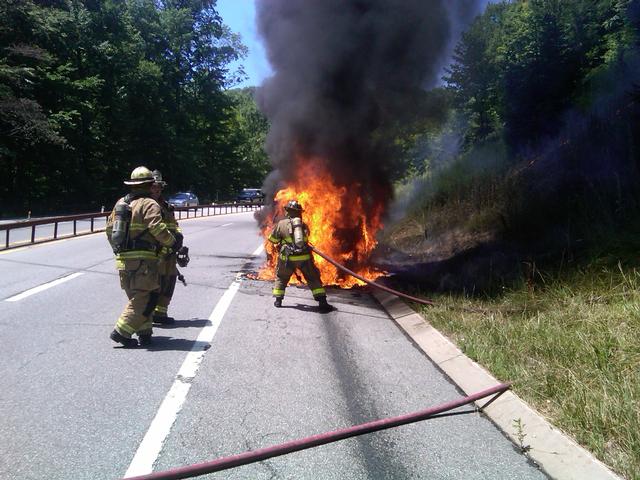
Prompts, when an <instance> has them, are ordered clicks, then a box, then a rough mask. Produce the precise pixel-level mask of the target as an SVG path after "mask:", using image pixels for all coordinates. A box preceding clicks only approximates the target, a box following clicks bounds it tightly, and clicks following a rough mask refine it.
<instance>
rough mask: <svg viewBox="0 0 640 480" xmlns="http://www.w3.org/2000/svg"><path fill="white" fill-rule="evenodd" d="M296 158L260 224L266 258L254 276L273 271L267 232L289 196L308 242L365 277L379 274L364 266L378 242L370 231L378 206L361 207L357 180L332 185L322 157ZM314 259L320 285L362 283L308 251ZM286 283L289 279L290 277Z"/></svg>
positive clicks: (379, 213)
mask: <svg viewBox="0 0 640 480" xmlns="http://www.w3.org/2000/svg"><path fill="white" fill-rule="evenodd" d="M298 160H299V161H298V163H299V167H298V169H297V178H296V179H295V180H294V181H293V182H291V183H290V184H289V185H288V186H287V187H286V188H283V189H282V190H280V191H278V193H277V194H276V196H275V202H276V205H277V209H276V212H275V213H274V216H273V217H272V218H270V219H269V221H268V222H267V225H265V226H264V227H263V230H262V234H263V236H264V238H265V249H266V250H267V255H268V261H267V263H266V264H265V265H264V266H263V267H262V269H261V270H260V273H259V275H258V276H259V278H261V279H265V280H269V279H273V278H274V276H275V266H276V261H277V255H276V253H277V252H276V251H275V248H274V246H273V244H272V243H271V242H269V241H268V240H267V238H268V236H269V234H270V233H271V230H272V228H273V225H274V224H275V223H276V221H277V220H279V219H280V218H283V216H284V208H283V207H284V205H286V203H287V202H288V201H289V200H294V199H295V200H298V202H300V204H301V205H302V208H303V209H304V212H303V214H302V220H303V221H304V222H305V223H306V224H307V225H308V227H309V243H310V244H311V245H313V246H315V247H317V248H318V249H319V250H320V251H322V252H323V253H325V254H327V255H328V256H329V257H331V258H333V259H334V260H336V261H337V262H338V263H340V264H342V265H345V266H346V267H348V268H349V269H351V270H353V271H355V272H356V273H358V274H359V275H361V276H363V277H365V278H368V279H370V280H374V279H376V278H378V277H379V276H381V275H384V272H381V271H379V270H376V269H374V268H371V267H369V266H367V263H368V261H369V257H370V255H371V253H372V251H373V249H374V248H375V247H376V245H377V243H378V242H377V241H376V239H375V236H376V233H377V232H378V230H379V229H380V228H382V222H381V216H382V207H383V206H382V205H381V204H380V205H373V206H369V207H368V208H367V209H365V206H364V205H363V199H362V198H361V197H360V196H359V191H360V188H359V187H360V185H354V186H352V188H349V187H346V186H338V185H337V184H336V182H335V181H334V179H333V178H332V176H331V175H330V174H329V172H327V171H326V169H325V168H323V167H322V165H323V162H321V161H318V159H315V160H313V159H306V160H305V159H298ZM276 215H278V218H277V219H276V218H275V217H276ZM314 261H315V264H316V266H317V267H318V269H319V270H320V276H321V278H322V282H323V284H325V285H338V286H340V287H343V288H350V287H353V286H355V285H364V283H363V282H361V281H360V280H357V279H355V278H353V277H351V276H350V275H347V274H345V273H343V272H342V271H340V270H338V269H337V268H336V267H335V266H333V265H332V264H330V263H329V262H327V261H326V260H324V259H323V258H321V257H319V256H318V255H314ZM292 283H295V277H293V278H292Z"/></svg>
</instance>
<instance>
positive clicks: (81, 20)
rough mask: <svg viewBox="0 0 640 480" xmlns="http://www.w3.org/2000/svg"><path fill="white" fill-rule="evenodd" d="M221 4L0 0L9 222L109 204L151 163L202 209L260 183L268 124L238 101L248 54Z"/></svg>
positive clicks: (1, 198) (0, 124)
mask: <svg viewBox="0 0 640 480" xmlns="http://www.w3.org/2000/svg"><path fill="white" fill-rule="evenodd" d="M215 3H216V2H215V0H6V1H3V2H0V170H1V171H2V173H3V175H2V176H1V178H0V202H1V203H0V205H1V207H0V215H9V214H16V213H24V212H25V211H26V210H33V211H34V212H36V211H38V212H45V211H73V210H75V211H78V210H84V211H86V210H87V209H95V208H99V206H100V205H107V206H108V205H111V204H112V203H113V202H114V199H115V198H117V196H118V195H119V194H120V193H121V192H122V190H123V185H122V181H123V180H124V179H125V178H126V177H127V175H128V174H129V172H130V171H131V169H132V168H134V167H135V166H136V165H139V164H144V165H147V166H149V167H151V168H158V169H160V170H162V172H163V174H164V175H165V177H166V178H167V180H168V181H169V183H170V185H171V187H172V189H173V190H178V189H193V190H195V191H196V192H197V193H198V194H199V195H200V197H201V199H215V198H219V199H225V198H230V197H231V196H232V195H233V193H234V192H235V191H236V190H237V189H238V188H241V187H243V186H253V185H257V184H259V183H260V182H261V180H262V177H263V176H264V170H265V169H266V159H265V157H264V154H263V152H262V151H261V150H260V149H259V148H256V147H255V144H254V146H253V147H251V148H250V151H247V146H246V143H247V141H248V142H251V141H252V140H253V139H254V137H255V136H256V135H258V136H259V135H260V134H261V133H260V131H253V130H252V129H253V128H254V127H260V128H261V129H262V131H264V130H266V123H265V121H264V119H263V118H261V117H260V116H259V114H257V111H256V110H255V109H254V110H252V109H251V106H250V105H251V103H252V102H253V99H252V95H253V92H252V91H250V90H238V91H229V90H227V89H228V88H229V87H232V86H233V84H234V83H236V82H237V80H238V79H239V78H241V77H242V76H243V72H242V71H241V70H240V71H230V68H229V65H230V63H231V62H232V61H234V60H237V59H239V58H242V57H243V56H244V55H245V54H246V47H244V46H243V45H242V43H241V41H240V39H239V37H238V35H236V34H234V33H232V32H231V31H230V30H229V28H228V27H227V26H225V25H224V23H223V22H222V19H221V18H220V16H219V15H218V13H217V11H216V9H215ZM249 123H251V125H249ZM243 134H244V135H247V136H248V137H249V138H248V139H247V138H244V137H243ZM254 143H255V142H254Z"/></svg>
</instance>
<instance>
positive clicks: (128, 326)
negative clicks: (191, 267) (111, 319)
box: [115, 260, 160, 338]
mask: <svg viewBox="0 0 640 480" xmlns="http://www.w3.org/2000/svg"><path fill="white" fill-rule="evenodd" d="M119 274H120V287H122V289H123V290H124V291H125V293H126V294H127V297H128V298H129V303H127V306H126V307H125V308H124V311H123V312H122V314H121V315H120V318H118V321H117V322H116V326H115V330H116V331H117V332H118V333H119V334H120V335H123V336H125V337H127V338H131V335H133V334H134V333H136V334H138V336H140V335H151V333H152V325H153V322H152V319H151V314H152V313H153V309H154V308H155V306H156V302H157V301H158V296H159V288H160V283H159V276H158V261H157V260H127V261H126V262H125V265H124V269H123V270H120V271H119Z"/></svg>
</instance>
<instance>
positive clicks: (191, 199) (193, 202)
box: [167, 192, 199, 207]
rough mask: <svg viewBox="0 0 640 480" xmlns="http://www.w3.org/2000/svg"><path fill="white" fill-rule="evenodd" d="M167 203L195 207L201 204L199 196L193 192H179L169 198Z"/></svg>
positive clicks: (175, 205)
mask: <svg viewBox="0 0 640 480" xmlns="http://www.w3.org/2000/svg"><path fill="white" fill-rule="evenodd" d="M167 203H168V204H169V205H173V206H174V207H195V206H197V205H199V202H198V197H197V196H196V194H195V193H192V192H178V193H175V194H173V195H171V196H170V197H169V198H167Z"/></svg>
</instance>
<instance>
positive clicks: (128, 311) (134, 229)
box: [106, 167, 182, 347]
mask: <svg viewBox="0 0 640 480" xmlns="http://www.w3.org/2000/svg"><path fill="white" fill-rule="evenodd" d="M154 182H155V180H154V178H153V174H152V172H151V170H149V169H148V168H146V167H137V168H136V169H134V170H133V172H131V178H130V180H128V181H125V182H124V183H125V184H126V185H129V186H130V187H131V193H129V194H128V195H126V196H124V197H123V198H121V199H119V200H118V201H117V202H116V205H115V207H114V208H113V211H112V212H111V215H110V216H109V218H108V219H107V229H106V231H107V237H108V239H109V243H111V246H112V248H113V251H114V253H115V254H116V268H117V269H118V273H119V275H120V286H121V288H122V289H123V290H124V291H125V292H126V294H127V297H128V298H129V303H128V304H127V306H126V307H125V309H124V311H123V312H122V314H121V315H120V318H118V321H117V322H116V325H115V327H114V329H113V331H112V332H111V334H110V338H111V340H113V341H114V342H117V343H121V344H122V345H124V346H125V347H136V346H138V341H139V343H140V345H142V346H147V345H150V344H151V335H152V333H153V331H152V326H153V323H152V319H151V314H152V313H153V310H154V308H155V306H156V302H157V301H158V297H159V289H160V282H159V276H158V262H159V252H160V250H161V248H162V247H170V248H172V249H173V250H178V249H179V248H180V247H181V246H182V236H181V235H180V234H179V233H176V235H175V236H174V235H173V234H172V233H171V232H170V231H169V229H168V228H167V226H166V225H165V223H164V222H163V220H162V211H161V209H160V205H158V202H156V201H155V200H154V199H153V198H152V197H151V186H152V185H153V184H154ZM133 334H136V335H137V336H138V341H136V340H135V339H133V338H131V337H132V335H133Z"/></svg>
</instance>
